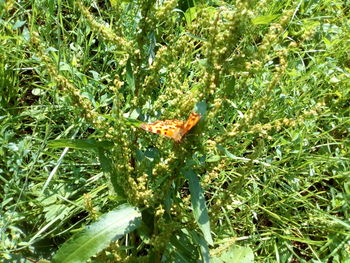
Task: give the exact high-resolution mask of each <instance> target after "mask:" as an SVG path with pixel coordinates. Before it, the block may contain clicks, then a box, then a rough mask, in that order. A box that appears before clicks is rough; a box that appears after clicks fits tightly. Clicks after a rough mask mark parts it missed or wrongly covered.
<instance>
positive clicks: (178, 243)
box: [167, 229, 199, 263]
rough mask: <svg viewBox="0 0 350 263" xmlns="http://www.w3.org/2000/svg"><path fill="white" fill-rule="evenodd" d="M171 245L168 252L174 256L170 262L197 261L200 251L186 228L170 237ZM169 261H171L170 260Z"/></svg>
mask: <svg viewBox="0 0 350 263" xmlns="http://www.w3.org/2000/svg"><path fill="white" fill-rule="evenodd" d="M170 244H171V246H170V247H169V249H168V251H167V253H169V254H170V255H171V257H172V259H173V260H172V261H170V262H178V263H197V262H198V261H197V259H198V258H199V253H198V249H197V247H196V246H195V245H194V244H193V242H192V238H191V236H190V235H189V233H188V231H187V230H186V229H183V230H182V231H181V232H179V233H176V234H174V235H173V236H172V237H171V239H170ZM168 262H169V261H168Z"/></svg>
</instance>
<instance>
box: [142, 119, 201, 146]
mask: <svg viewBox="0 0 350 263" xmlns="http://www.w3.org/2000/svg"><path fill="white" fill-rule="evenodd" d="M200 118H201V115H200V114H197V113H191V115H190V116H189V117H188V119H187V121H186V122H184V121H180V120H165V121H156V122H154V123H149V124H147V123H143V124H141V125H140V127H141V128H142V129H144V130H146V131H149V132H153V133H157V134H160V135H164V136H167V137H169V138H172V139H173V140H175V141H177V142H179V141H181V139H182V137H183V136H184V135H185V134H186V133H187V132H188V131H189V130H190V129H192V127H193V126H195V125H196V124H197V123H198V121H199V120H200Z"/></svg>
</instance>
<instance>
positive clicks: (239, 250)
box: [211, 246, 254, 263]
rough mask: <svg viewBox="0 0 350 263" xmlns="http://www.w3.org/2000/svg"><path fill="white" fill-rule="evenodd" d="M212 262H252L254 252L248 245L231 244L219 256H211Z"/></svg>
mask: <svg viewBox="0 0 350 263" xmlns="http://www.w3.org/2000/svg"><path fill="white" fill-rule="evenodd" d="M211 262H212V263H253V262H254V254H253V251H252V250H251V249H250V248H249V247H240V246H232V247H230V248H229V249H228V250H226V251H224V252H223V253H222V254H221V255H220V257H213V258H211Z"/></svg>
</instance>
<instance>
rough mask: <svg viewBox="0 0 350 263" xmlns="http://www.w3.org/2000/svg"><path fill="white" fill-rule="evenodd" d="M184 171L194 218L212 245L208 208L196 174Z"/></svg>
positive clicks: (191, 171)
mask: <svg viewBox="0 0 350 263" xmlns="http://www.w3.org/2000/svg"><path fill="white" fill-rule="evenodd" d="M184 173H185V177H186V178H187V180H188V182H189V188H190V192H191V203H192V208H193V215H194V218H195V219H196V221H197V224H198V226H199V228H200V230H201V231H202V233H203V235H204V239H205V240H206V241H207V242H208V244H210V245H213V239H212V237H211V233H210V223H209V215H208V209H207V206H206V204H205V198H204V194H203V190H202V187H201V185H200V182H199V179H198V176H197V175H196V174H195V173H194V172H193V170H186V171H185V172H184Z"/></svg>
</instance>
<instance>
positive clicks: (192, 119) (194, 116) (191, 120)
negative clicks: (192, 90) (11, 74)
mask: <svg viewBox="0 0 350 263" xmlns="http://www.w3.org/2000/svg"><path fill="white" fill-rule="evenodd" d="M201 117H202V116H201V115H200V114H198V113H194V112H192V113H191V114H190V116H189V117H188V119H187V121H186V123H185V125H184V130H185V133H184V134H186V133H187V132H188V131H189V130H191V129H192V128H193V127H194V126H195V125H196V124H197V123H198V122H199V120H200V119H201Z"/></svg>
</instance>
